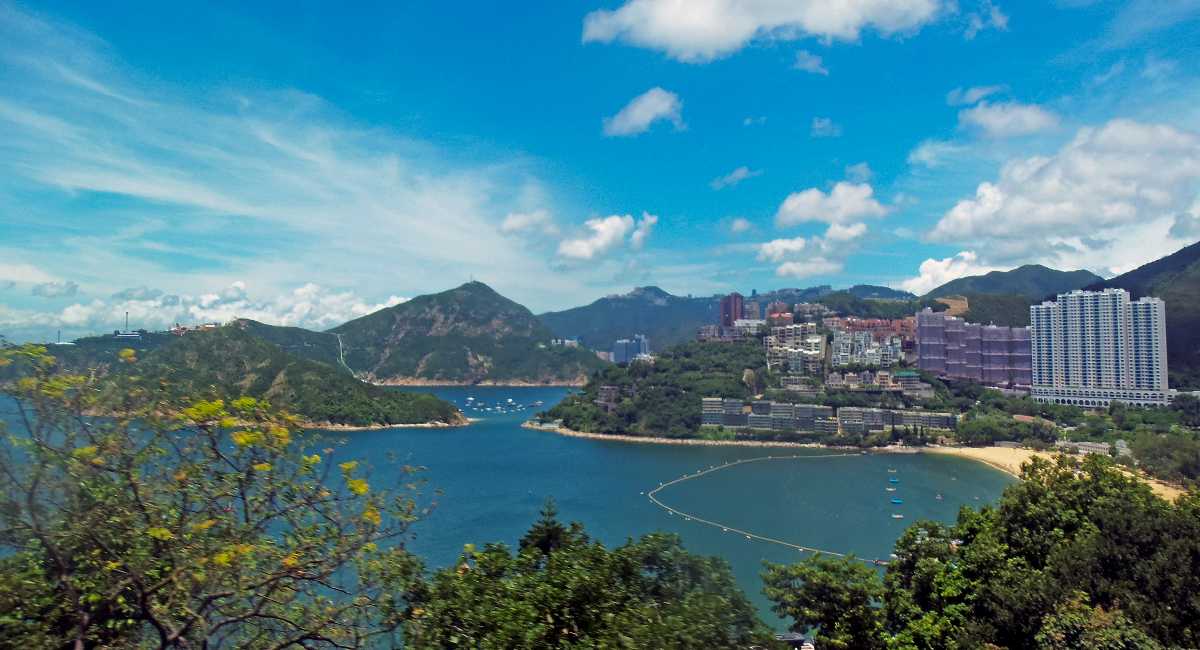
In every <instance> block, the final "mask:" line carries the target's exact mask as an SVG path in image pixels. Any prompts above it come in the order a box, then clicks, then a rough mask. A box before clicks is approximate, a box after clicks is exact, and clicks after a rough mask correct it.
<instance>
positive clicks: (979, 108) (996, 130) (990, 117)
mask: <svg viewBox="0 0 1200 650" xmlns="http://www.w3.org/2000/svg"><path fill="white" fill-rule="evenodd" d="M958 122H959V124H960V125H962V126H966V127H971V128H974V129H977V130H979V131H980V132H982V133H983V134H984V135H986V136H988V137H990V138H1007V137H1012V136H1018V135H1029V134H1031V133H1037V132H1039V131H1046V130H1048V129H1053V128H1054V127H1056V126H1058V116H1057V115H1055V114H1054V113H1051V112H1050V111H1047V110H1046V109H1044V108H1042V107H1041V106H1038V105H1036V104H1021V103H1018V102H1002V103H997V104H991V103H988V102H986V101H982V102H979V104H978V105H976V106H974V107H973V108H968V109H964V110H962V111H959V113H958Z"/></svg>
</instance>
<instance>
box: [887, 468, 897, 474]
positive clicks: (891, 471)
mask: <svg viewBox="0 0 1200 650" xmlns="http://www.w3.org/2000/svg"><path fill="white" fill-rule="evenodd" d="M895 473H896V468H895V467H889V468H888V474H895Z"/></svg>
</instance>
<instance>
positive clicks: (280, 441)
mask: <svg viewBox="0 0 1200 650" xmlns="http://www.w3.org/2000/svg"><path fill="white" fill-rule="evenodd" d="M271 437H272V438H274V439H275V444H276V445H278V446H280V447H286V446H287V445H288V444H289V443H291V441H292V432H291V431H288V429H287V427H279V426H275V427H271Z"/></svg>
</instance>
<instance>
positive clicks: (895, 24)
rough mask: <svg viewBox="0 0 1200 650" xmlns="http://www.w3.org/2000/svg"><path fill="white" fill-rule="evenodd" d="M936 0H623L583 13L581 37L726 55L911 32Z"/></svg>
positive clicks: (933, 11)
mask: <svg viewBox="0 0 1200 650" xmlns="http://www.w3.org/2000/svg"><path fill="white" fill-rule="evenodd" d="M942 8H943V5H942V3H941V2H940V1H939V0H859V1H856V2H837V3H834V2H829V1H828V0H756V1H753V2H747V1H745V0H688V1H684V0H628V1H627V2H625V4H624V5H622V6H621V7H619V8H617V9H615V10H603V9H602V10H598V11H593V12H591V13H589V14H588V15H587V16H586V17H585V18H584V21H583V41H584V42H585V43H588V42H601V43H610V42H613V41H618V40H619V41H624V42H626V43H629V44H632V45H636V46H640V47H646V48H651V49H656V50H661V51H663V52H666V53H667V55H668V56H671V57H673V58H675V59H678V60H680V61H687V62H693V63H696V62H704V61H711V60H712V59H715V58H719V57H722V56H726V55H729V54H732V53H733V52H736V51H737V50H739V49H741V48H742V47H744V46H745V45H746V44H747V43H749V42H750V41H752V40H754V39H757V38H772V39H781V40H795V39H800V38H805V37H810V36H816V37H818V38H821V39H824V40H834V39H838V40H844V41H855V40H858V38H859V34H860V33H861V32H862V31H863V30H866V29H873V30H875V31H877V32H879V33H880V34H883V35H891V34H903V33H909V32H913V31H916V30H918V29H920V28H921V27H922V26H924V25H925V24H927V23H929V22H932V21H933V20H934V19H935V18H937V16H938V14H939V11H940V10H941V9H942Z"/></svg>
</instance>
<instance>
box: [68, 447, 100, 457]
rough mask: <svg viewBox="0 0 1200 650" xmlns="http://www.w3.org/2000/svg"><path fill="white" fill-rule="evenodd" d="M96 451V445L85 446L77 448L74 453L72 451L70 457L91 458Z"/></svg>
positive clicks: (97, 449)
mask: <svg viewBox="0 0 1200 650" xmlns="http://www.w3.org/2000/svg"><path fill="white" fill-rule="evenodd" d="M98 451H99V448H97V447H96V445H87V446H86V447H79V448H78V449H76V450H75V451H72V452H71V455H72V456H74V457H76V458H91V457H92V456H95V455H96V452H98Z"/></svg>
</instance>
